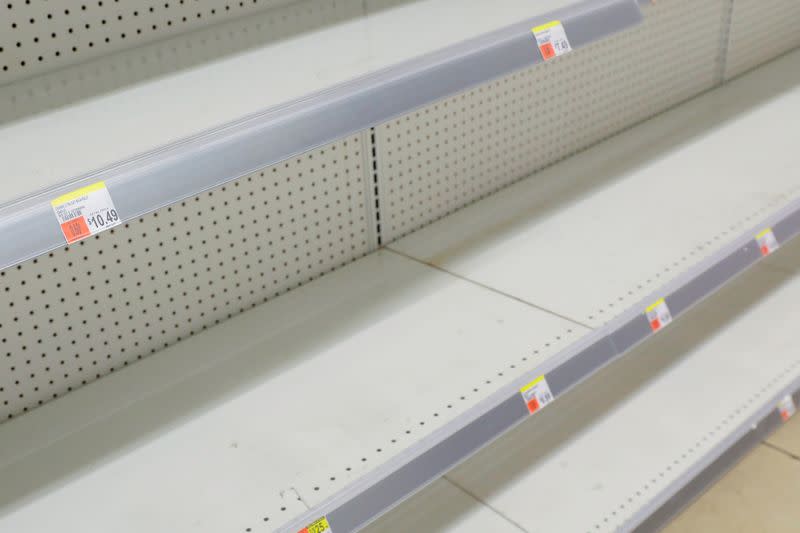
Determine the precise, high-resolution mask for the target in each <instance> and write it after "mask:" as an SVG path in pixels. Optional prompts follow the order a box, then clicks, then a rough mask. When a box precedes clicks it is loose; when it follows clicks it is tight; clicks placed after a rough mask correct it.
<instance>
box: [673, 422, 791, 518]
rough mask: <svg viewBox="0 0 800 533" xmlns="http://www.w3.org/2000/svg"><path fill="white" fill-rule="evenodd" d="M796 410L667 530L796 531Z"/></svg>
mask: <svg viewBox="0 0 800 533" xmlns="http://www.w3.org/2000/svg"><path fill="white" fill-rule="evenodd" d="M799 494H800V416H795V417H794V418H792V419H791V420H790V421H789V422H788V423H786V425H784V426H783V427H782V428H780V429H779V430H778V431H776V432H775V433H774V434H773V435H772V436H771V437H770V438H769V439H767V440H766V441H764V442H763V443H761V444H760V445H759V446H758V447H757V448H755V449H754V450H753V451H751V452H750V454H749V455H747V456H746V457H745V458H744V459H743V460H742V462H740V463H739V464H738V465H737V466H736V467H734V468H733V469H732V470H731V471H730V472H728V474H727V475H725V476H724V477H723V478H722V479H721V480H719V481H718V482H717V483H716V484H715V485H714V486H712V487H711V488H710V489H709V490H708V491H707V492H706V493H705V494H703V496H701V497H700V498H699V499H698V500H697V501H695V502H694V503H693V504H692V505H691V506H689V507H688V508H687V509H686V510H685V511H684V512H683V513H682V514H681V515H680V516H678V517H677V518H676V519H675V521H674V522H672V523H671V524H670V525H669V526H668V527H667V528H665V529H664V532H665V533H701V532H702V533H717V532H719V533H723V532H724V533H740V532H741V533H745V532H746V533H761V532H763V533H797V532H799V531H800V504H798V495H799Z"/></svg>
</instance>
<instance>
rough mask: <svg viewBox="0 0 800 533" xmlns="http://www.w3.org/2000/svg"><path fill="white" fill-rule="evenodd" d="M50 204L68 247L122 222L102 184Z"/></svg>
mask: <svg viewBox="0 0 800 533" xmlns="http://www.w3.org/2000/svg"><path fill="white" fill-rule="evenodd" d="M50 205H52V206H53V212H54V213H55V214H56V218H57V219H58V224H59V225H60V226H61V232H62V233H63V234H64V238H65V239H66V240H67V244H72V243H73V242H77V241H80V240H81V239H85V238H87V237H91V236H92V235H94V234H96V233H100V232H101V231H104V230H107V229H109V228H113V227H114V226H118V225H119V224H121V223H122V220H121V219H120V217H119V213H117V208H116V207H115V206H114V202H113V201H112V200H111V195H110V194H109V193H108V189H107V188H106V184H105V182H103V181H99V182H97V183H94V184H92V185H88V186H86V187H82V188H80V189H77V190H74V191H72V192H71V193H68V194H65V195H63V196H59V197H58V198H56V199H55V200H53V201H52V202H50Z"/></svg>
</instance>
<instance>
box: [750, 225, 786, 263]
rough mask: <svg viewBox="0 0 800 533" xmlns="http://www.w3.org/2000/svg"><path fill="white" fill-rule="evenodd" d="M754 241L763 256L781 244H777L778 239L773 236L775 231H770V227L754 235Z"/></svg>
mask: <svg viewBox="0 0 800 533" xmlns="http://www.w3.org/2000/svg"><path fill="white" fill-rule="evenodd" d="M756 241H757V242H758V247H759V248H760V249H761V255H763V256H764V257H766V256H768V255H770V254H771V253H772V252H774V251H775V250H777V249H778V248H780V246H781V245H780V244H778V239H776V238H775V233H774V232H773V231H772V228H767V229H765V230H764V231H762V232H761V233H759V234H758V235H756Z"/></svg>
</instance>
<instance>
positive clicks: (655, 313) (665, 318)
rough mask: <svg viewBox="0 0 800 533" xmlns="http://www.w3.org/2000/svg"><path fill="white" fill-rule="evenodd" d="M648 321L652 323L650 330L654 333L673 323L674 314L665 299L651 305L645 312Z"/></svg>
mask: <svg viewBox="0 0 800 533" xmlns="http://www.w3.org/2000/svg"><path fill="white" fill-rule="evenodd" d="M645 314H646V315H647V321H648V322H650V328H651V329H652V330H653V331H659V330H660V329H663V328H664V327H666V326H668V325H669V324H670V323H671V322H672V313H671V312H670V310H669V307H667V302H666V301H664V298H661V299H660V300H659V301H657V302H656V303H654V304H653V305H651V306H650V307H648V308H647V310H646V311H645Z"/></svg>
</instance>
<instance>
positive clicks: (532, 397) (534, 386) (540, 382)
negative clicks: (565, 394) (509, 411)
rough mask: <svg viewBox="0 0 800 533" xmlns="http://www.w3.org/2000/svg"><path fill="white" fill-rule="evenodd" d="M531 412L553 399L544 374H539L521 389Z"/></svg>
mask: <svg viewBox="0 0 800 533" xmlns="http://www.w3.org/2000/svg"><path fill="white" fill-rule="evenodd" d="M519 392H520V394H522V399H523V400H525V404H526V405H527V406H528V411H530V413H531V414H533V413H535V412H536V411H538V410H539V409H541V408H543V407H544V406H545V405H547V404H549V403H550V402H552V401H553V399H554V398H553V393H552V392H550V385H548V384H547V380H546V379H545V378H544V376H539V377H538V378H536V379H534V380H533V381H531V382H530V383H528V384H527V385H525V386H524V387H522V388H521V389H520V390H519Z"/></svg>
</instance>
